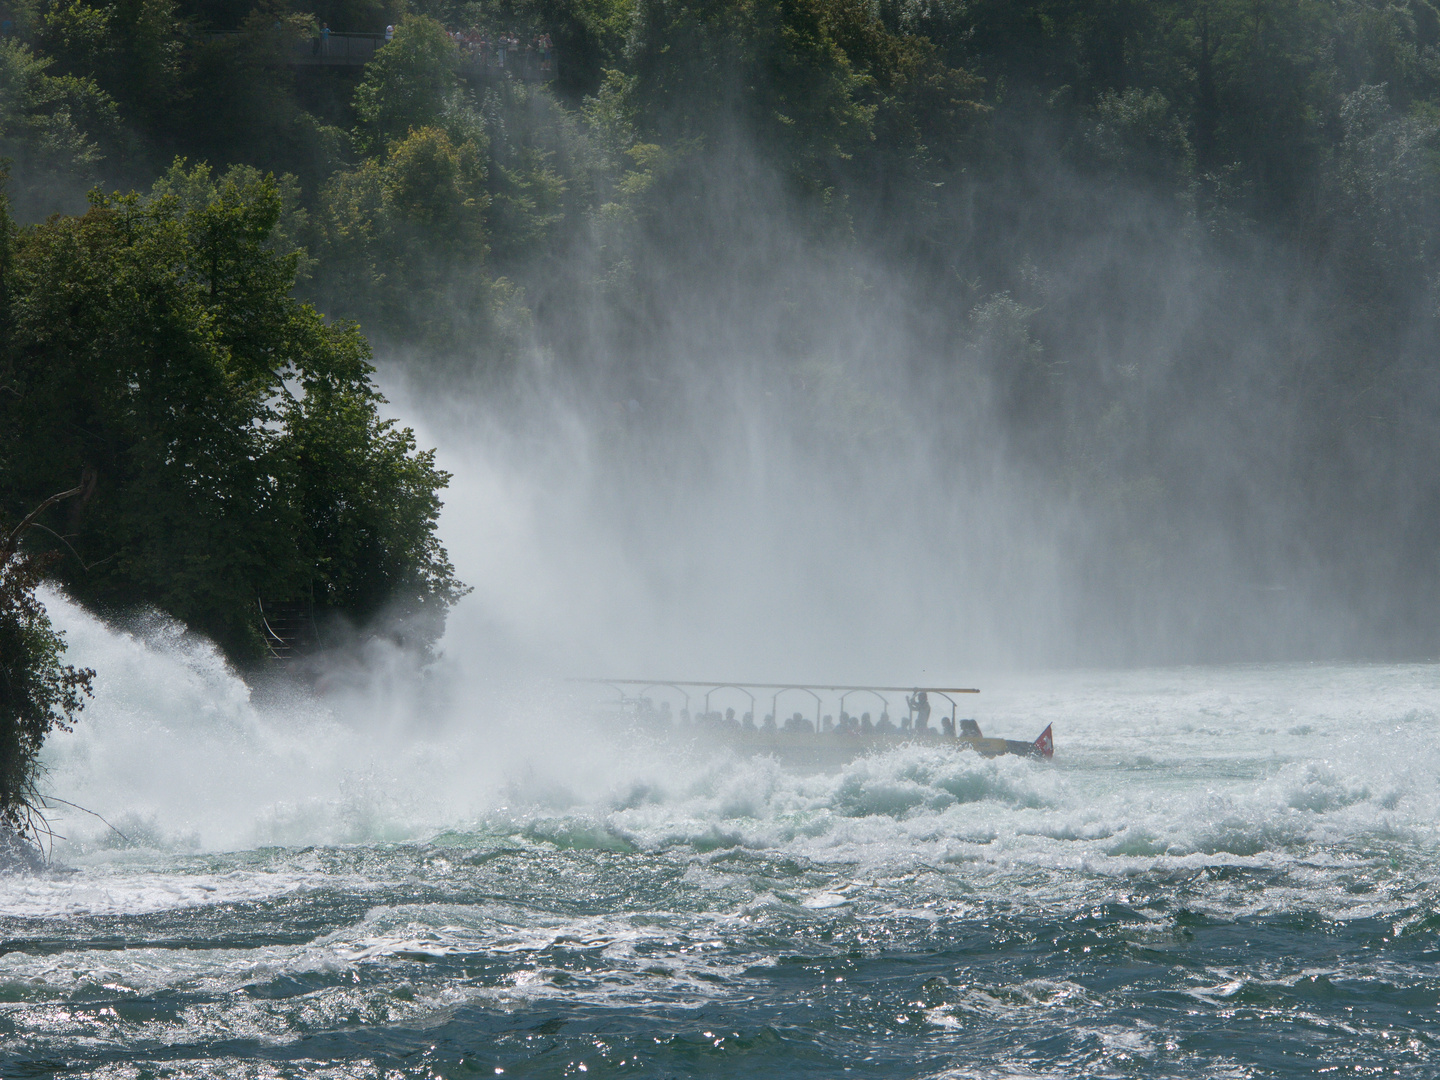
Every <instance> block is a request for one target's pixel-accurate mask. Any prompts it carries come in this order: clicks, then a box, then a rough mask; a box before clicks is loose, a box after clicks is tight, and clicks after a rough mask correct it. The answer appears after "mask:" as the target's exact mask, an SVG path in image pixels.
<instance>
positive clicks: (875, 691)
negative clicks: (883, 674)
mask: <svg viewBox="0 0 1440 1080" xmlns="http://www.w3.org/2000/svg"><path fill="white" fill-rule="evenodd" d="M566 681H567V682H572V683H589V684H591V685H595V686H608V687H610V688H611V689H613V690H615V691H617V692H618V693H619V694H620V700H621V701H622V702H623V701H624V700H625V689H624V688H625V687H627V686H638V687H639V688H640V689H639V690H638V691H637V692H636V695H635V696H636V699H637V700H638V699H640V698H643V697H644V696H645V694H646V692H647V691H650V690H655V689H657V688H664V689H667V690H674V691H675V692H676V693H677V694H679V695H680V696H681V697H683V698H684V699H685V706H684V707H685V709H686V711H687V712H688V711H689V709H690V694H689V691H688V690H687V689H686V687H689V688H690V689H691V690H703V691H705V711H706V712H707V713H708V712H709V711H710V695H711V694H714V693H715V692H717V691H719V690H735V691H738V692H739V693H741V694H744V695H745V696H746V697H747V698H749V699H750V715H751V716H752V717H753V716H754V715H755V694H754V693H753V691H755V690H773V691H775V693H774V694H773V695H772V696H771V698H770V715H771V717H772V718H773V719H774V722H775V724H776V725H777V726H778V725H779V724H780V698H781V697H782V696H783V695H785V694H787V693H789V692H791V691H797V692H799V693H805V694H809V695H810V696H811V697H812V698H814V699H815V731H816V733H817V734H818V733H819V732H820V731H821V724H820V714H821V711H822V710H823V708H824V701H823V699H822V698H821V696H820V695H821V694H822V693H831V694H838V695H839V697H840V710H841V712H844V709H845V699H846V698H848V697H849V696H850V695H851V694H859V693H865V694H872V695H874V696H875V697H877V698H879V699H880V702H881V705H882V707H883V710H884V712H885V713H886V714H888V713H889V711H890V700H889V699H888V698H887V697H885V694H887V693H890V694H915V693H919V692H920V691H924V692H925V693H927V694H938V695H940V697H942V698H944V699H945V700H946V701H948V702H949V703H950V722H951V724H952V725H954V724H957V723H958V722H959V721H958V719H957V714H958V712H959V704H958V703H957V702H956V700H955V698H954V696H953V695H955V694H978V693H979V692H980V691H979V690H978V689H976V688H975V687H971V686H861V685H848V684H847V685H827V684H821V683H760V682H719V681H717V682H703V681H698V680H687V679H668V680H667V679H586V678H576V679H567V680H566ZM911 715H912V717H913V710H912V711H911Z"/></svg>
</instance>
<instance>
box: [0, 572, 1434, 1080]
mask: <svg viewBox="0 0 1440 1080" xmlns="http://www.w3.org/2000/svg"><path fill="white" fill-rule="evenodd" d="M49 603H50V605H51V609H52V611H53V612H54V613H55V614H56V617H57V619H58V621H59V622H60V623H61V625H62V626H63V627H64V629H65V630H66V632H67V634H68V635H69V638H70V644H71V648H72V649H73V651H74V653H75V655H76V657H84V658H85V660H86V662H88V663H91V664H93V665H94V666H96V667H98V668H100V669H101V672H102V678H101V680H100V682H99V684H98V693H97V698H96V700H95V702H94V704H93V706H92V707H91V709H90V710H88V711H87V712H86V713H85V714H84V717H83V722H82V723H81V724H80V725H79V726H78V727H77V729H76V731H75V733H74V734H73V735H69V736H63V737H59V738H57V739H56V740H55V741H54V742H53V744H52V745H51V746H50V747H49V748H48V749H47V762H48V765H49V768H50V773H49V776H48V778H47V784H48V787H49V789H50V790H52V791H53V792H55V794H57V795H58V796H60V797H63V798H66V799H71V800H73V801H74V802H76V803H79V804H82V805H84V806H86V807H87V808H89V809H91V810H94V811H96V812H98V813H100V814H103V815H104V816H105V818H106V819H108V820H109V821H110V822H112V823H113V824H114V825H115V826H116V828H117V829H118V830H119V833H123V834H124V838H123V839H122V838H121V836H120V835H119V834H117V833H116V832H115V831H112V830H110V829H108V828H106V827H105V826H104V825H102V824H101V823H100V822H99V821H98V820H97V819H95V818H93V817H88V816H86V815H84V814H81V813H78V812H74V811H67V812H66V813H64V814H61V813H60V812H58V811H57V813H56V824H57V826H58V828H59V831H60V832H62V833H64V834H65V835H66V836H67V838H68V839H67V840H65V841H64V842H62V843H60V844H59V845H58V847H57V851H56V861H57V865H58V866H59V867H61V868H63V869H62V870H57V872H55V873H52V874H48V875H43V876H40V877H34V878H11V879H5V880H3V881H0V911H3V913H4V914H3V923H4V931H3V936H4V941H5V944H4V954H3V956H0V987H3V1004H0V1035H3V1049H0V1073H3V1075H5V1076H10V1075H30V1076H48V1075H57V1074H59V1073H61V1072H66V1073H67V1074H70V1073H76V1072H83V1073H85V1074H87V1075H100V1076H116V1077H120V1076H124V1077H138V1076H145V1075H176V1076H179V1075H186V1076H226V1077H229V1076H257V1077H259V1076H315V1077H320V1076H345V1077H349V1076H376V1075H384V1076H416V1077H419V1076H447V1077H449V1076H455V1077H459V1076H473V1075H492V1076H493V1075H505V1076H537V1077H538V1076H578V1075H581V1074H591V1073H600V1074H629V1073H632V1072H633V1073H636V1074H641V1075H644V1074H649V1075H666V1076H699V1075H734V1074H736V1073H738V1072H740V1071H742V1070H751V1071H754V1072H755V1073H756V1074H757V1075H764V1076H778V1077H786V1076H795V1077H811V1076H814V1077H821V1076H826V1077H828V1076H839V1075H845V1074H847V1073H848V1074H849V1075H855V1076H874V1077H893V1076H1077V1077H1079V1076H1087V1077H1088V1076H1106V1075H1120V1074H1126V1075H1137V1074H1138V1075H1146V1076H1160V1075H1167V1076H1222V1075H1223V1076H1230V1075H1234V1076H1289V1075H1294V1076H1301V1075H1305V1076H1309V1075H1314V1074H1315V1073H1316V1072H1317V1071H1318V1070H1319V1069H1322V1068H1324V1069H1330V1070H1332V1072H1331V1073H1330V1074H1331V1075H1357V1074H1359V1073H1362V1072H1366V1071H1367V1070H1371V1069H1378V1068H1383V1069H1385V1070H1386V1071H1387V1074H1389V1075H1412V1076H1434V1075H1436V1069H1437V1067H1440V1047H1437V1042H1440V1026H1437V1020H1440V975H1437V968H1436V966H1435V959H1436V956H1437V940H1436V936H1437V931H1440V911H1437V902H1436V896H1437V880H1436V878H1437V865H1440V864H1437V846H1440V836H1437V829H1440V825H1437V823H1440V751H1437V749H1436V746H1435V740H1434V737H1433V734H1434V731H1435V727H1436V724H1435V721H1436V712H1437V705H1436V703H1437V702H1440V694H1437V690H1440V670H1437V668H1435V667H1434V666H1428V665H1415V666H1396V665H1383V666H1382V665H1345V666H1341V665H1303V666H1302V665H1297V666H1282V667H1245V668H1194V669H1172V670H1160V671H1153V670H1152V671H1138V672H1070V673H1047V674H1042V675H1026V676H1022V675H1014V674H1012V675H1006V676H1001V677H998V678H992V679H990V680H987V681H986V682H985V685H984V688H985V693H984V695H982V697H981V698H980V699H979V702H980V707H979V713H980V715H981V717H982V723H983V725H984V727H985V730H986V732H987V733H991V734H1005V735H1009V736H1012V737H1025V738H1030V737H1033V736H1034V734H1035V733H1036V732H1037V731H1039V730H1040V729H1041V728H1042V727H1044V725H1045V724H1047V723H1053V724H1054V725H1055V731H1056V741H1057V749H1056V758H1055V761H1054V762H1053V763H1051V764H1046V763H1042V762H1036V761H1032V760H1025V759H1018V758H999V759H994V760H984V759H980V758H977V757H975V756H974V755H971V754H968V753H958V754H956V753H948V752H945V751H942V750H940V749H937V748H934V747H921V746H912V747H907V748H902V749H899V750H895V751H893V752H889V753H885V754H880V755H876V756H873V757H868V758H862V759H860V760H857V761H855V762H853V763H851V764H850V765H848V766H846V767H844V768H843V769H840V770H837V771H835V772H833V773H822V774H805V773H799V772H794V771H789V770H787V769H785V768H783V767H781V766H780V765H779V764H777V763H776V762H774V761H772V760H768V759H757V760H742V759H739V758H735V757H731V756H722V757H718V758H717V757H715V756H714V755H710V756H706V755H704V754H701V753H699V752H698V751H697V752H694V753H691V754H688V755H687V754H683V753H682V754H676V753H674V752H673V751H671V750H667V749H661V748H658V747H657V748H654V749H653V751H652V752H645V751H644V750H643V749H642V750H638V751H637V750H636V749H635V748H634V747H633V746H631V747H626V746H623V745H621V744H620V743H618V742H617V741H616V740H614V739H612V738H610V737H608V736H607V734H606V733H605V732H604V731H603V730H602V729H599V728H596V727H593V726H587V725H585V724H583V723H581V722H580V721H579V719H578V717H579V716H580V709H581V705H580V703H577V702H574V701H571V700H569V699H567V698H565V697H564V696H563V695H561V694H546V695H542V696H540V697H539V698H538V699H537V696H536V694H535V693H534V692H533V691H532V692H530V693H528V694H517V693H513V692H506V693H502V692H500V691H492V692H481V691H477V690H475V689H474V688H473V687H470V686H467V685H466V683H465V679H464V672H463V671H462V670H460V669H459V667H458V666H456V665H453V664H452V665H450V666H448V667H444V668H442V669H441V670H440V671H438V672H431V673H429V674H428V675H423V676H422V675H418V674H415V673H407V672H406V671H405V670H403V669H402V667H401V666H399V665H398V663H397V664H396V665H392V666H391V667H390V668H389V669H388V670H387V669H386V665H385V664H384V663H382V662H380V661H383V660H384V659H385V658H384V657H379V658H376V657H371V658H370V659H371V661H372V663H371V665H370V666H371V668H372V669H380V670H382V672H386V673H385V674H382V675H380V676H376V677H372V678H371V679H370V680H369V681H367V682H366V683H364V685H358V686H357V685H353V684H352V685H349V686H348V687H346V688H345V689H332V690H330V691H328V692H321V691H311V692H301V691H298V690H297V691H294V692H292V693H291V694H290V695H289V696H284V695H280V694H274V693H272V694H270V695H268V696H267V697H266V699H265V701H264V702H263V703H261V702H258V701H257V700H256V699H254V698H253V697H252V695H251V693H250V692H249V690H247V688H246V686H245V684H244V683H243V682H242V681H241V680H239V679H238V678H237V677H236V676H235V675H234V674H233V673H232V672H231V671H229V670H228V669H227V668H226V667H225V665H224V664H223V662H222V661H221V660H220V659H219V658H218V656H217V655H216V653H215V652H214V651H213V649H211V648H210V647H209V646H208V645H206V644H205V643H203V642H200V641H196V640H194V639H191V638H188V637H186V636H185V635H184V634H183V633H181V632H180V631H178V630H177V629H176V628H175V627H174V626H173V625H171V624H168V623H166V622H165V621H164V620H161V619H158V618H157V619H151V620H149V621H142V622H139V623H137V624H135V625H134V626H132V627H131V628H130V629H129V630H126V631H117V630H115V629H113V628H110V627H107V626H105V625H104V624H102V623H100V622H98V621H96V620H95V619H93V618H92V617H90V616H88V615H86V614H84V613H82V612H81V611H79V610H78V609H76V608H75V607H74V606H72V605H70V604H69V603H68V602H67V601H65V600H64V598H63V597H59V596H51V597H50V598H49ZM336 681H337V682H344V681H345V680H336ZM62 809H63V808H62ZM502 1070H503V1073H502Z"/></svg>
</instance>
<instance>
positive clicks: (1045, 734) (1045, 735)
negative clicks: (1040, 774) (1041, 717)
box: [1035, 724, 1055, 761]
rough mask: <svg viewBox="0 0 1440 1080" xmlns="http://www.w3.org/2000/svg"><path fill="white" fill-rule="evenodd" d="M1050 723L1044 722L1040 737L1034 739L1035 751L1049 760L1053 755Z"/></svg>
mask: <svg viewBox="0 0 1440 1080" xmlns="http://www.w3.org/2000/svg"><path fill="white" fill-rule="evenodd" d="M1050 727H1051V725H1049V724H1046V725H1045V730H1044V731H1042V732H1040V737H1039V738H1038V739H1036V740H1035V752H1036V753H1037V754H1039V755H1040V756H1041V757H1043V758H1044V759H1045V760H1046V761H1049V760H1050V759H1051V758H1053V757H1054V756H1055V739H1054V737H1053V736H1052V735H1051V734H1050Z"/></svg>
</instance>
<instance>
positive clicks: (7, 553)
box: [0, 488, 95, 856]
mask: <svg viewBox="0 0 1440 1080" xmlns="http://www.w3.org/2000/svg"><path fill="white" fill-rule="evenodd" d="M77 494H79V489H78V488H72V489H71V490H70V491H67V492H62V493H61V494H59V495H52V496H51V497H50V498H48V499H46V500H45V501H44V502H43V503H42V504H41V505H40V506H39V507H38V508H36V509H35V510H33V511H31V512H30V513H29V514H27V515H26V516H25V518H24V519H23V520H21V521H20V523H19V524H18V525H16V526H15V527H14V528H13V529H10V530H8V531H4V530H0V831H6V830H8V831H11V832H13V833H18V834H20V835H21V836H22V837H23V836H27V835H28V836H30V837H32V838H33V837H34V836H35V834H36V833H37V832H39V831H41V829H42V828H43V820H41V819H39V811H40V803H41V798H40V796H39V793H38V792H37V791H36V789H35V781H36V778H37V774H38V772H39V756H40V748H41V746H43V745H44V742H45V739H46V736H48V735H49V734H50V733H51V732H52V731H55V730H56V729H57V728H58V729H59V730H61V731H69V730H71V724H72V723H73V722H74V719H75V714H76V713H78V712H79V711H80V710H81V709H82V708H84V706H85V699H86V698H87V697H89V696H90V684H91V680H92V679H93V678H94V677H95V672H94V671H91V670H90V669H88V668H85V669H78V668H76V667H75V666H74V665H73V664H63V663H61V659H62V657H63V655H64V650H65V638H64V635H62V634H61V633H60V632H59V631H57V630H56V629H55V628H54V626H52V625H51V623H50V618H49V616H48V614H47V613H46V611H45V605H44V604H43V603H42V602H41V601H40V599H39V597H37V596H36V595H35V590H36V588H37V587H38V586H39V584H40V580H41V577H42V573H43V571H44V569H45V567H46V565H47V563H49V562H50V560H49V559H47V558H46V557H45V556H43V555H41V556H36V555H34V554H33V553H31V552H29V551H25V550H22V549H21V546H20V542H21V540H22V539H23V538H24V537H25V534H26V533H27V532H29V531H30V530H31V529H33V528H36V527H38V519H39V517H40V514H41V512H42V511H44V510H45V509H48V508H49V507H50V506H52V505H54V504H55V503H57V502H59V501H61V500H63V499H66V498H69V497H72V496H74V495H77ZM4 854H5V849H4V846H0V856H3V855H4Z"/></svg>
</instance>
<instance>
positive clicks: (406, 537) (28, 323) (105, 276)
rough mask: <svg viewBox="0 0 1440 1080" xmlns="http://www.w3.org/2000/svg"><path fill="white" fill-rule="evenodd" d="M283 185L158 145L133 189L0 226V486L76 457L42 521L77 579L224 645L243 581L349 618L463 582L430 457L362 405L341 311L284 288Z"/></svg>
mask: <svg viewBox="0 0 1440 1080" xmlns="http://www.w3.org/2000/svg"><path fill="white" fill-rule="evenodd" d="M281 209H282V200H281V194H280V186H279V184H278V183H277V182H276V181H275V179H274V178H273V177H270V176H264V177H261V176H258V174H255V173H253V171H246V170H236V171H233V172H232V173H229V174H227V175H225V176H222V177H220V178H219V179H211V178H210V175H209V171H208V170H207V169H206V168H205V167H204V166H196V167H195V168H193V169H188V170H187V169H186V168H185V167H184V166H183V165H182V164H181V163H177V164H176V166H175V167H174V168H173V169H172V172H171V175H170V177H169V178H167V183H166V184H164V185H159V186H158V187H157V192H156V194H155V195H154V196H153V197H151V198H148V199H146V198H141V197H140V196H137V195H125V196H118V195H117V196H100V195H96V196H94V197H93V205H92V207H91V209H90V211H89V212H88V213H86V214H85V215H83V216H81V217H72V218H64V217H61V218H55V219H52V220H50V221H47V222H45V223H44V224H42V225H39V226H35V227H33V228H29V229H24V230H20V231H19V232H18V233H14V254H13V257H12V259H11V265H10V268H9V270H8V272H7V274H6V281H5V286H6V288H5V295H4V304H5V316H6V319H5V324H4V325H5V328H6V330H5V336H4V339H3V342H0V385H3V386H4V388H5V391H6V392H5V393H3V394H0V429H3V430H0V462H3V463H4V465H5V468H4V469H3V470H0V477H3V480H0V507H3V508H5V509H9V510H10V511H11V512H14V508H16V507H19V506H23V505H24V504H25V503H26V502H27V501H30V502H33V501H34V499H35V497H36V496H35V492H36V491H37V490H44V489H45V488H46V487H49V488H50V489H51V490H53V488H54V487H56V486H58V484H57V481H58V480H60V478H62V477H67V476H68V477H74V476H83V477H84V478H85V480H84V482H83V483H82V485H81V486H82V491H81V493H80V495H79V496H78V497H77V498H76V499H74V500H72V501H71V502H70V503H69V504H68V507H67V509H66V512H65V514H64V515H63V517H62V516H61V515H60V514H59V511H58V510H57V509H52V510H51V511H50V512H49V515H48V517H47V521H46V524H47V525H48V526H49V527H50V528H51V529H52V530H53V532H54V533H55V534H56V535H61V536H64V537H66V541H67V543H69V544H70V545H71V546H72V547H73V549H74V550H75V551H76V553H77V554H78V555H79V557H80V559H82V560H83V563H84V568H82V567H81V566H80V564H78V563H76V564H74V565H72V564H71V563H70V562H67V563H65V564H62V567H61V576H62V578H63V579H64V580H65V581H66V582H67V583H68V585H69V587H70V588H71V590H72V591H73V592H74V593H75V595H76V596H77V597H78V598H80V599H82V600H87V601H91V602H98V603H105V604H111V605H134V604H153V605H156V606H158V607H159V608H161V609H162V610H164V611H166V612H168V613H170V614H172V615H174V616H176V617H177V618H180V619H182V620H183V621H185V622H187V623H188V624H190V625H192V626H194V627H196V628H197V629H199V630H202V631H204V632H205V633H208V634H210V635H211V636H212V637H214V638H215V639H216V640H217V641H218V642H219V643H220V644H221V645H222V646H223V647H224V648H225V649H226V650H227V651H228V652H229V653H230V655H231V656H233V657H236V658H238V659H253V658H255V657H257V656H258V655H260V653H261V651H262V649H263V639H262V637H261V629H260V613H259V603H258V602H260V601H266V602H272V603H304V604H305V605H306V606H307V607H313V609H314V610H315V611H317V612H319V613H322V614H323V613H325V612H335V613H338V614H342V615H344V616H346V617H348V618H350V619H352V620H354V621H357V622H366V621H368V620H372V619H374V618H375V617H377V616H378V615H380V614H381V612H382V611H383V610H384V609H385V608H386V607H387V606H389V605H395V606H397V607H398V608H400V609H402V610H408V611H411V612H420V611H426V612H438V613H441V614H443V612H444V611H445V610H446V609H447V608H448V606H449V604H450V603H451V602H453V601H454V599H455V598H457V597H458V596H459V595H460V594H461V592H462V586H461V585H460V584H459V583H458V582H457V581H456V580H455V577H454V572H453V569H452V568H451V566H450V564H449V562H448V560H447V559H446V557H445V552H444V549H443V548H441V547H440V545H439V544H438V542H436V541H435V538H434V528H435V522H436V518H437V517H438V514H439V508H440V501H439V497H438V492H439V491H440V490H441V489H442V488H444V486H445V485H446V483H447V482H448V480H449V476H448V474H446V473H444V472H442V471H440V470H439V469H437V468H436V467H435V465H434V456H433V454H431V453H422V452H418V451H417V450H416V447H415V442H414V438H413V436H412V435H411V434H410V433H409V431H408V430H403V429H398V428H397V427H396V425H395V424H394V423H393V422H391V421H387V420H384V419H382V418H381V416H380V412H379V409H380V406H381V405H382V404H383V403H384V399H383V398H382V397H381V396H380V394H379V392H378V391H377V390H376V389H375V387H374V385H373V383H372V382H371V381H370V376H371V374H372V372H373V368H372V367H371V366H370V363H369V350H368V346H367V345H366V342H365V339H364V338H363V337H362V336H361V335H360V333H359V331H358V330H357V329H356V328H355V327H354V326H351V325H347V324H327V323H326V321H325V320H324V319H323V318H322V317H321V316H320V314H319V313H318V312H316V311H315V310H314V309H313V308H311V307H309V306H308V305H304V304H301V303H299V302H297V301H295V300H294V299H293V298H292V297H291V296H290V289H291V287H292V286H293V284H294V282H295V272H296V266H297V263H298V260H299V253H298V252H294V251H290V252H288V253H287V252H284V251H283V250H277V249H276V246H275V245H276V240H277V237H276V226H277V223H278V222H279V220H280V216H281ZM6 227H7V229H10V227H9V226H8V223H7V225H6ZM11 231H12V232H13V230H11ZM357 530H358V532H357ZM431 626H432V628H433V627H434V626H435V623H434V621H433V620H432V622H431Z"/></svg>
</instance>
